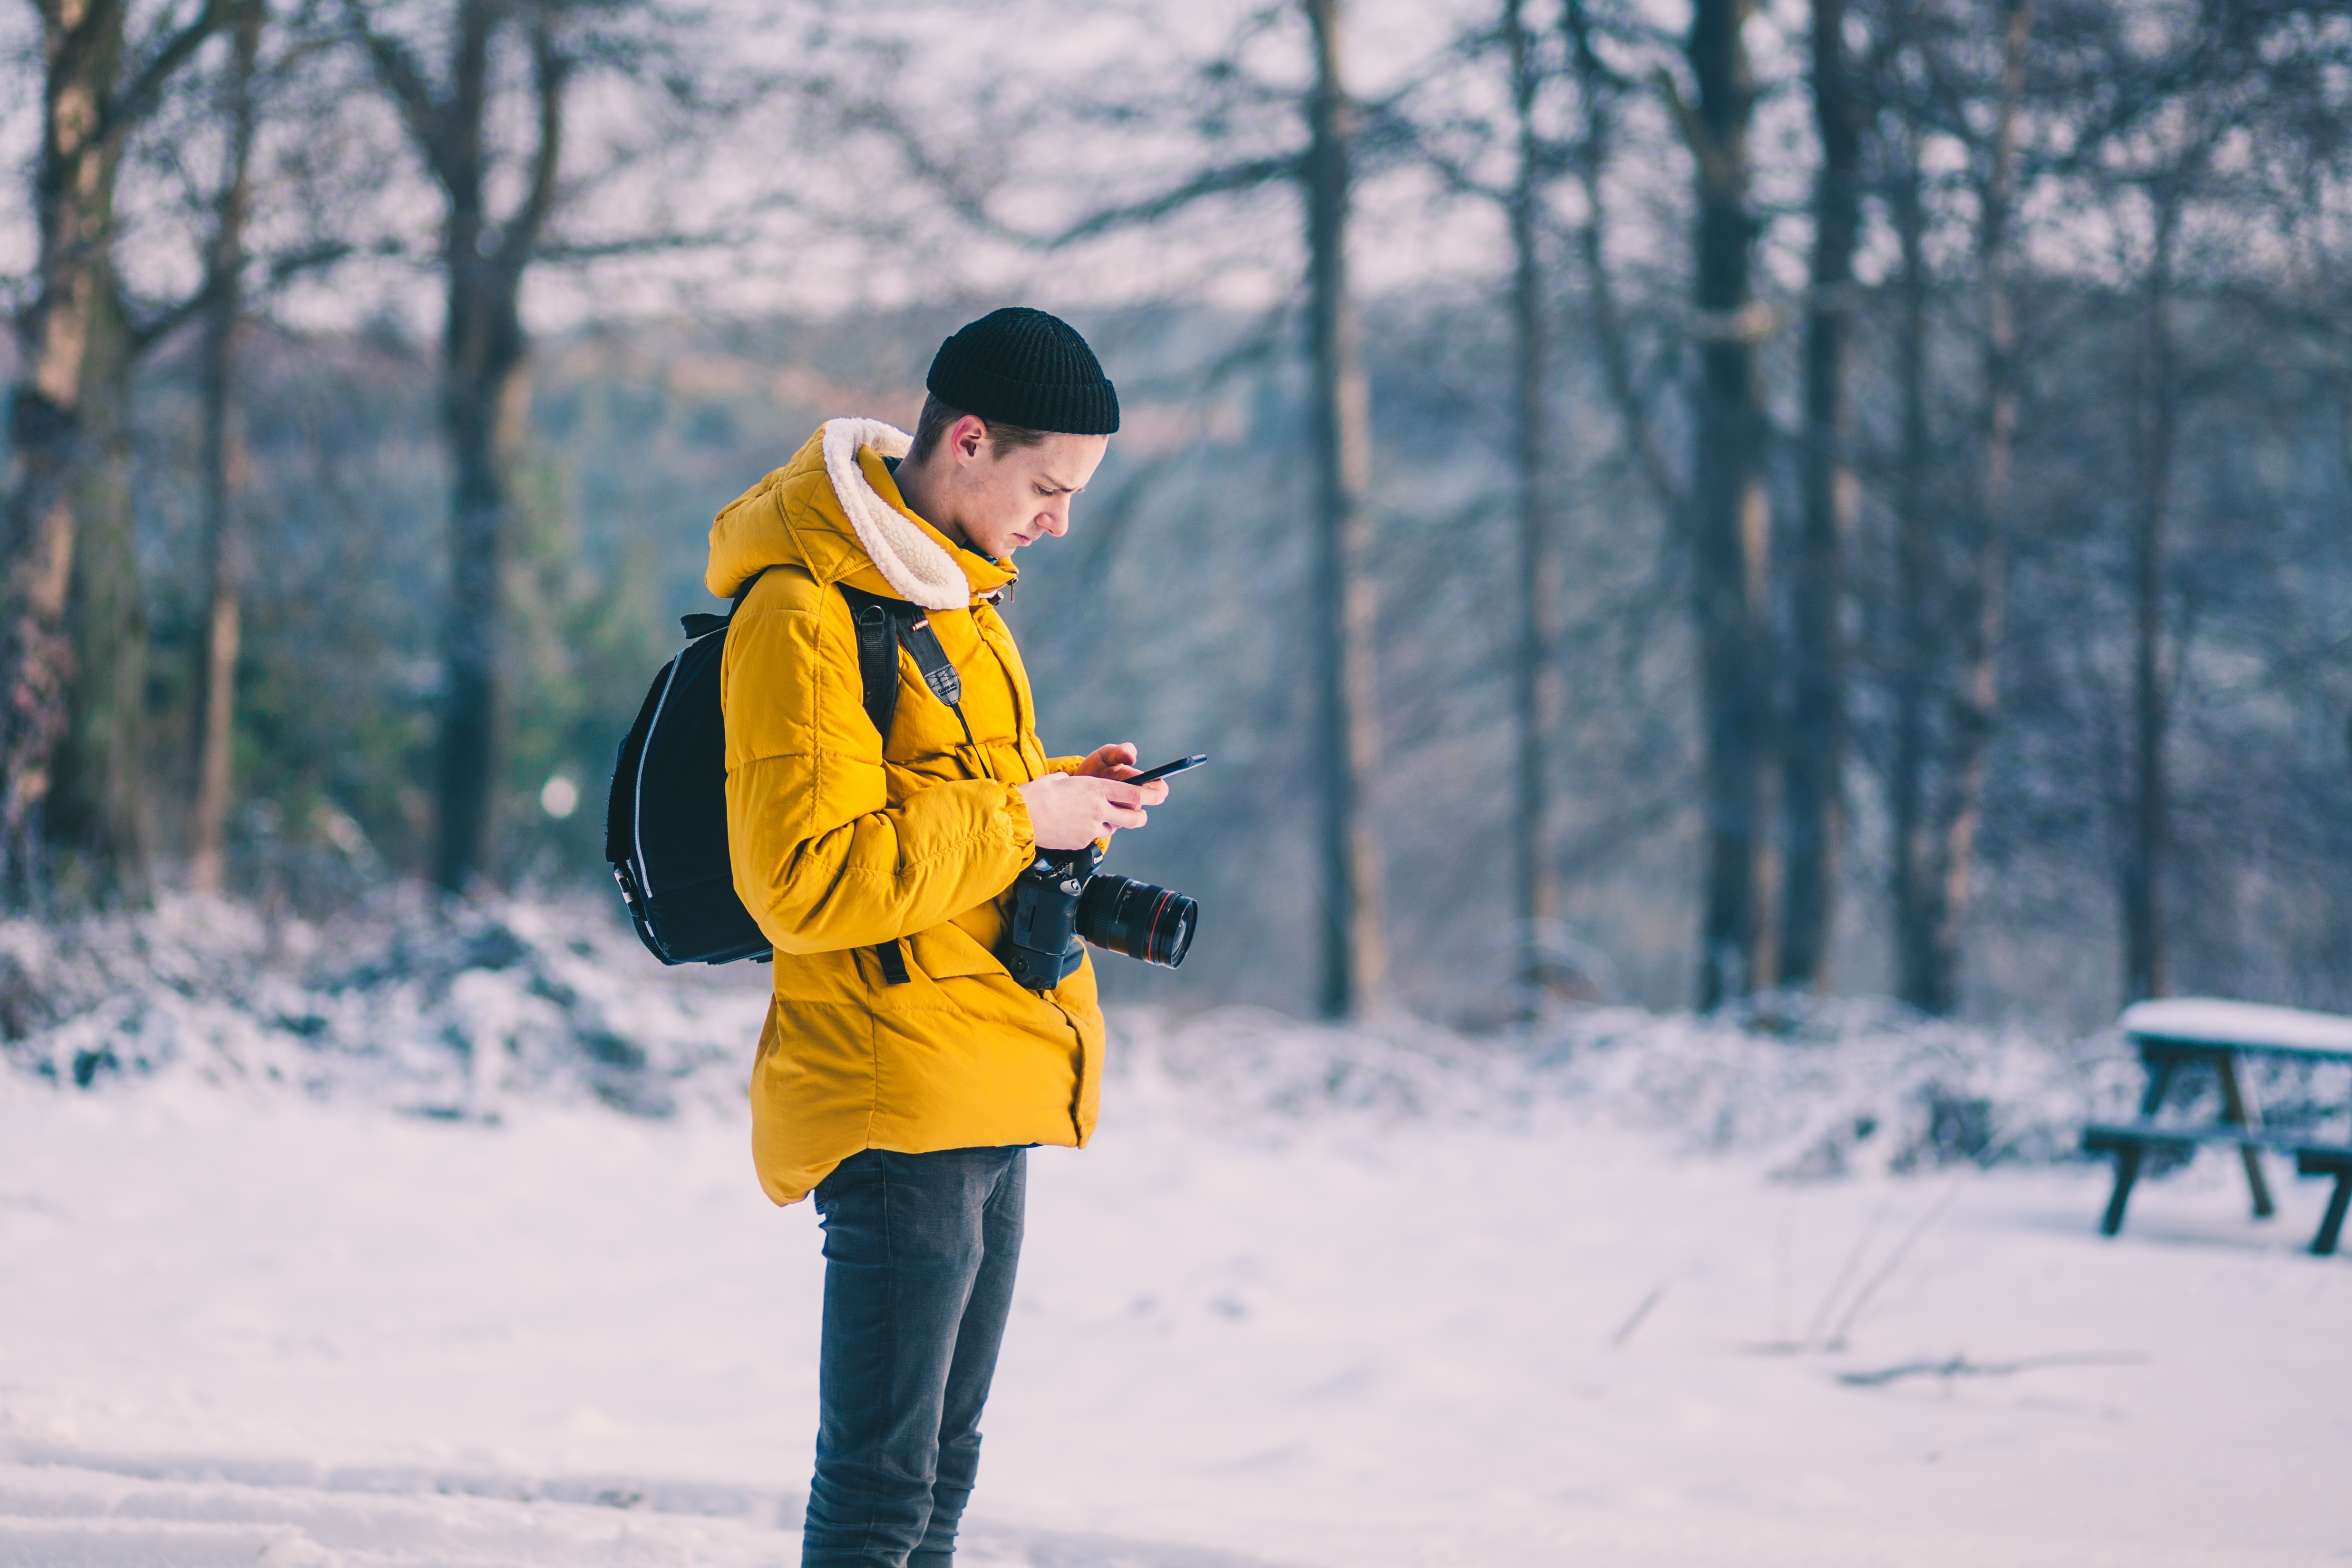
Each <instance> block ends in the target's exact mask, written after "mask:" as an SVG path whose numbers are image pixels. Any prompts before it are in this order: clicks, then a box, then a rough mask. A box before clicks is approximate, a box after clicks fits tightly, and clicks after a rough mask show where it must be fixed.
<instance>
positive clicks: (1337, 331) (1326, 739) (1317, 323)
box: [1302, 0, 1388, 1018]
mask: <svg viewBox="0 0 2352 1568" xmlns="http://www.w3.org/2000/svg"><path fill="white" fill-rule="evenodd" d="M1307 21H1308V23H1309V25H1310V26H1312V28H1313V30H1314V37H1315V86H1314V89H1313V91H1312V94H1311V96H1310V97H1309V99H1308V107H1307V127H1308V141H1307V156H1306V162H1305V164H1304V167H1303V170H1302V178H1303V181H1304V184H1305V193H1304V194H1305V196H1306V200H1307V311H1308V315H1309V319H1310V321H1311V329H1310V335H1311V338H1312V342H1313V346H1314V356H1315V392H1314V430H1315V473H1316V509H1315V515H1316V552H1315V554H1316V563H1317V581H1316V588H1315V617H1316V624H1317V627H1318V637H1317V638H1316V641H1317V645H1318V649H1317V651H1318V668H1317V676H1318V692H1319V701H1318V726H1317V735H1318V741H1319V742H1320V751H1321V756H1320V758H1319V771H1320V773H1321V776H1322V786H1323V822H1322V839H1323V845H1322V849H1323V853H1322V860H1323V921H1324V926H1325V930H1324V937H1323V963H1322V980H1321V984H1320V985H1319V986H1318V995H1317V1002H1318V1007H1319V1009H1320V1011H1321V1012H1322V1013H1323V1015H1324V1016H1326V1017H1333V1018H1343V1017H1349V1016H1354V1015H1356V1014H1358V1013H1360V1012H1363V1011H1365V1010H1366V1009H1368V1008H1370V1007H1372V1006H1376V1005H1378V1004H1379V1002H1380V1000H1381V994H1382V992H1383V989H1384V988H1385V986H1386V984H1387V979H1388V946H1387V942H1386V938H1385V935H1384V932H1383V931H1382V925H1381V846H1380V837H1379V834H1378V833H1377V831H1376V830H1375V829H1374V827H1373V826H1372V819H1371V812H1370V801H1369V799H1368V798H1367V797H1368V795H1370V789H1371V784H1372V781H1373V779H1374V778H1375V777H1376V776H1377V775H1378V771H1379V765H1380V751H1381V747H1380V728H1379V711H1378V700H1377V689H1376V684H1375V679H1374V664H1373V650H1374V644H1373V635H1374V631H1375V628H1376V624H1377V621H1378V617H1379V613H1380V606H1379V603H1378V600H1377V598H1376V595H1375V591H1374V588H1373V584H1372V578H1371V574H1370V571H1369V569H1368V567H1369V563H1368V561H1367V559H1366V557H1367V555H1368V554H1369V552H1370V532H1371V517H1370V510H1369V509H1368V506H1367V504H1366V493H1365V492H1366V491H1367V489H1369V488H1370V483H1371V467H1372V427H1371V388H1370V383H1369V381H1367V379H1366V378H1365V374H1364V357H1363V356H1364V351H1363V328H1362V323H1361V321H1360V318H1359V316H1358V313H1357V310H1356V303H1355V300H1354V299H1353V297H1352V296H1351V295H1350V293H1349V287H1348V216H1349V206H1350V204H1351V202H1352V199H1353V194H1354V184H1355V175H1354V172H1353V169H1352V166H1351V157H1350V148H1351V144H1352V142H1353V141H1354V139H1355V135H1356V113H1357V110H1356V105H1355V101H1354V100H1353V99H1352V98H1350V97H1349V92H1348V86H1347V78H1346V72H1345V69H1344V64H1343V49H1342V18H1341V16H1340V10H1339V0H1307Z"/></svg>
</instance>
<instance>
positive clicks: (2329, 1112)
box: [2083, 996, 2352, 1256]
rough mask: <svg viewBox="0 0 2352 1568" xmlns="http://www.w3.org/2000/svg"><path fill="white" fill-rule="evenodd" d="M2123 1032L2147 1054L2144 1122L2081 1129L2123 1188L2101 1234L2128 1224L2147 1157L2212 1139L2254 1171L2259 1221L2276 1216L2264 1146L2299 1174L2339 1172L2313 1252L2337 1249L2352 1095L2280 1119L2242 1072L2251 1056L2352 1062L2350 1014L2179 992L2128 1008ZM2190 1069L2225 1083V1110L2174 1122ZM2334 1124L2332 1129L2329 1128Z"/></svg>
mask: <svg viewBox="0 0 2352 1568" xmlns="http://www.w3.org/2000/svg"><path fill="white" fill-rule="evenodd" d="M2120 1022H2121V1025H2122V1027H2123V1031H2124V1034H2125V1036H2126V1037H2127V1038H2128V1039H2129V1040H2130V1041H2131V1043H2132V1045H2133V1046H2134V1047H2137V1050H2138V1052H2139V1058H2140V1065H2141V1066H2142V1067H2144V1068H2146V1069H2147V1089H2145V1091H2144V1092H2143V1093H2142V1094H2141V1096H2140V1104H2139V1117H2138V1120H2137V1121H2127V1122H2098V1121H2094V1122H2092V1123H2090V1124H2089V1125H2087V1126H2085V1127H2084V1129H2083V1149H2084V1152H2085V1153H2091V1154H2113V1155H2114V1156H2115V1161H2116V1185H2115V1192H2114V1194H2113V1195H2112V1196H2110V1197H2109V1198H2108V1199H2107V1212H2106V1215H2105V1217H2104V1218H2102V1219H2101V1220H2100V1221H2099V1231H2100V1234H2101V1235H2104V1236H2113V1235H2115V1234H2116V1232H2117V1231H2119V1230H2121V1229H2122V1228H2123V1224H2124V1205H2125V1204H2126V1203H2127V1202H2128V1201H2129V1200H2130V1198H2131V1190H2132V1184H2133V1183H2135V1182H2137V1180H2138V1179H2139V1172H2140V1164H2141V1162H2142V1160H2143V1159H2144V1158H2145V1157H2146V1156H2147V1153H2148V1152H2149V1151H2151V1150H2162V1151H2168V1152H2180V1153H2184V1154H2186V1153H2193V1152H2195V1151H2196V1150H2198V1149H2199V1148H2200V1147H2202V1146H2204V1145H2206V1144H2209V1143H2213V1144H2234V1145H2236V1146H2237V1150H2238V1157H2239V1159H2240V1161H2241V1162H2242V1163H2243V1164H2244V1166H2245V1170H2246V1185H2247V1187H2248V1188H2249V1189H2250V1190H2251V1192H2252V1196H2253V1207H2254V1217H2255V1218H2256V1219H2268V1218H2270V1217H2271V1215H2273V1214H2275V1213H2276V1212H2277V1205H2275V1204H2273V1202H2272V1201H2271V1189H2270V1184H2269V1182H2268V1181H2266V1180H2265V1179H2264V1177H2263V1163H2262V1151H2263V1150H2265V1149H2269V1150H2274V1151H2277V1152H2281V1153H2285V1154H2291V1155H2293V1156H2294V1168H2295V1173H2296V1174H2298V1175H2304V1176H2333V1177H2335V1178H2336V1190H2335V1192H2334V1193H2333V1194H2331V1195H2330V1196H2329V1198H2328V1201H2327V1211H2326V1215H2324V1216H2322V1218H2321V1220H2320V1222H2319V1234H2318V1236H2317V1237H2315V1238H2314V1239H2313V1241H2312V1244H2311V1250H2312V1251H2314V1252H2315V1253H2318V1254H2320V1255H2322V1256H2325V1255H2326V1254H2328V1253H2331V1252H2334V1251H2335V1250H2336V1240H2337V1238H2338V1237H2340V1236H2341V1235H2342V1234H2343V1230H2344V1216H2345V1211H2346V1209H2347V1206H2352V1130H2347V1128H2346V1127H2345V1126H2344V1125H2343V1123H2344V1122H2345V1121H2347V1119H2352V1092H2347V1096H2346V1103H2343V1104H2340V1105H2336V1106H2330V1107H2324V1108H2322V1112H2323V1114H2321V1115H2320V1116H2318V1117H2313V1116H2309V1115H2305V1116H2304V1117H2300V1118H2298V1119H2297V1120H2295V1121H2293V1122H2292V1123H2283V1124H2273V1123H2270V1122H2266V1121H2264V1120H2263V1112H2262V1107H2261V1106H2260V1105H2258V1104H2257V1103H2256V1102H2255V1100H2254V1097H2253V1094H2252V1084H2251V1080H2250V1079H2249V1078H2248V1077H2247V1075H2246V1073H2245V1072H2244V1071H2243V1068H2244V1064H2245V1063H2246V1061H2247V1059H2248V1058H2256V1057H2267V1058H2274V1059H2280V1060H2290V1061H2301V1062H2352V1017H2344V1016H2339V1015H2337V1014H2334V1013H2307V1012H2305V1011H2303V1010H2301V1009H2300V1008H2294V1007H2268V1006H2263V1005H2260V1004H2257V1003H2252V1002H2224V1001H2220V1000H2216V999H2212V998H2208V997H2196V996H2181V997H2173V998H2168V999H2166V1000H2163V1001H2158V1002H2141V1003H2137V1004H2135V1005H2132V1006H2129V1007H2126V1008H2125V1009H2124V1014H2123V1017H2122V1019H2121V1020H2120ZM2183 1068H2189V1069H2192V1070H2194V1069H2198V1068H2204V1069H2208V1070H2210V1071H2211V1072H2212V1074H2213V1075H2214V1077H2215V1079H2217V1080H2218V1083H2219V1087H2220V1089H2221V1096H2220V1100H2221V1110H2220V1112H2219V1114H2218V1115H2216V1116H2215V1117H2213V1118H2212V1119H2211V1120H2210V1121H2179V1120H2166V1119H2164V1118H2163V1117H2162V1116H2161V1114H2160V1113H2161V1112H2162V1110H2163V1109H2164V1102H2165V1098H2166V1096H2167V1095H2168V1093H2169V1092H2170V1091H2171V1089H2172V1087H2173V1085H2174V1084H2175V1083H2176V1082H2177V1081H2179V1076H2180V1073H2181V1071H2182V1069H2183ZM2330 1123H2334V1124H2335V1126H2334V1129H2333V1130H2332V1131H2331V1130H2330V1127H2329V1124H2330Z"/></svg>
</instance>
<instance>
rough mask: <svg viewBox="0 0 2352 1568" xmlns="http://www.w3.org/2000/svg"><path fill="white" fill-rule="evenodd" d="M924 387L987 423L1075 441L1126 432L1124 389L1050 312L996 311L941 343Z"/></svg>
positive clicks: (1012, 308)
mask: <svg viewBox="0 0 2352 1568" xmlns="http://www.w3.org/2000/svg"><path fill="white" fill-rule="evenodd" d="M923 384H924V385H925V386H927V387H929V388H930V392H931V395H932V396H934V397H936V398H938V399H939V400H940V402H941V403H944V404H946V405H949V406H950V407H951V408H958V409H961V410H962V411H963V412H964V413H966V414H977V415H979V416H981V417H982V419H996V420H1002V421H1003V423H1005V424H1007V425H1018V426H1024V428H1027V429H1031V430H1050V431H1054V432H1056V433H1058V434H1062V435H1068V436H1108V435H1111V434H1112V433H1114V432H1115V431H1117V430H1118V388H1116V387H1114V386H1112V385H1111V384H1110V378H1109V377H1108V376H1107V375H1105V374H1103V369H1102V362H1101V361H1099V360H1097V359H1096V358H1095V351H1094V350H1092V349H1090V348H1088V347H1087V340H1086V339H1084V338H1082V337H1080V336H1078V334H1077V331H1076V329H1075V328H1073V327H1072V326H1071V325H1070V324H1069V323H1068V322H1067V321H1063V320H1062V319H1061V318H1060V317H1059V316H1049V315H1047V314H1046V313H1045V311H1043V310H1027V309H1024V308H1023V307H1021V306H1018V305H1011V306H1007V307H1006V308H1005V309H1003V310H991V311H990V312H989V313H988V314H987V315H985V316H982V318H981V319H980V320H978V321H974V322H972V323H971V325H970V326H968V327H966V328H964V329H963V330H962V331H960V332H958V333H956V334H955V336H953V337H951V338H950V339H949V340H948V341H947V342H943V343H941V344H940V352H939V353H938V354H937V355H936V356H935V357H933V359H932V360H931V374H929V376H928V377H926V378H925V379H924V382H923Z"/></svg>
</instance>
